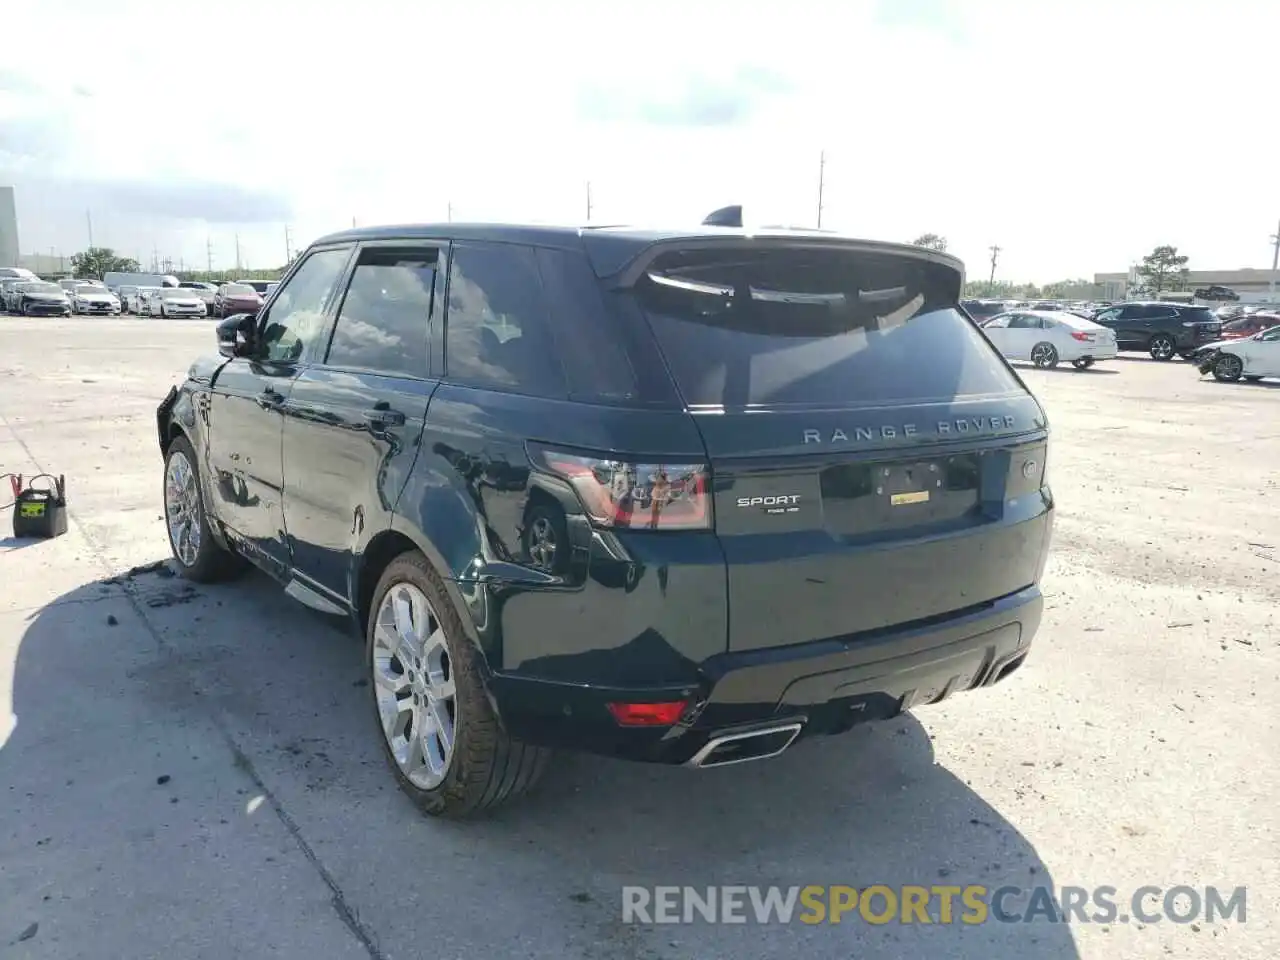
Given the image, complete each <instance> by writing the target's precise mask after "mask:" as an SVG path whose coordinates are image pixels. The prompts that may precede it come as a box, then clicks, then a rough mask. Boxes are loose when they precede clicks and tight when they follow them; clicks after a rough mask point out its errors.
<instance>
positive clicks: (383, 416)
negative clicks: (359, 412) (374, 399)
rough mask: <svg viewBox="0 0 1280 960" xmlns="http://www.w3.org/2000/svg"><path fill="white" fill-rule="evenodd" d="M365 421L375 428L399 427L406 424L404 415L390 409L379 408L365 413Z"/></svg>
mask: <svg viewBox="0 0 1280 960" xmlns="http://www.w3.org/2000/svg"><path fill="white" fill-rule="evenodd" d="M364 419H365V421H366V422H367V423H369V424H371V425H373V426H375V427H398V426H401V425H402V424H403V423H404V414H403V413H401V412H400V411H399V410H392V409H391V408H390V407H384V406H377V407H374V408H373V409H372V410H366V411H365V412H364Z"/></svg>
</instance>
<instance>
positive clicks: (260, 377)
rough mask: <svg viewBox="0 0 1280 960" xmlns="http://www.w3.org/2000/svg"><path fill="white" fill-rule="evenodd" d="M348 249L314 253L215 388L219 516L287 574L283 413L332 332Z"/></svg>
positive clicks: (213, 470) (212, 468) (213, 461)
mask: <svg viewBox="0 0 1280 960" xmlns="http://www.w3.org/2000/svg"><path fill="white" fill-rule="evenodd" d="M350 255H351V248H350V246H346V247H339V248H329V249H322V250H317V251H314V252H312V253H310V254H308V255H307V257H306V258H305V259H304V260H303V261H302V262H301V263H299V265H298V266H297V267H296V268H295V269H294V271H293V272H292V273H291V274H290V275H289V277H288V278H287V279H286V280H285V281H284V286H283V287H282V289H281V291H280V293H281V296H279V297H277V298H276V299H275V300H274V301H273V302H272V304H271V308H270V311H269V312H268V313H265V314H264V315H263V316H262V317H261V318H260V319H259V321H258V335H257V337H256V339H255V341H254V342H255V352H254V355H253V356H252V357H248V358H238V359H235V360H231V361H229V362H228V363H227V364H226V365H225V366H223V367H222V369H221V370H220V371H219V372H218V375H217V377H216V378H215V380H214V383H213V389H212V391H211V397H210V410H209V450H208V461H209V462H208V466H209V476H210V478H211V483H210V487H211V489H212V496H214V497H215V498H216V504H217V505H216V507H215V511H216V513H217V515H218V516H219V517H220V518H221V519H222V521H223V522H224V523H225V524H226V525H227V526H228V527H230V528H231V530H232V531H233V533H234V534H235V535H236V537H237V539H239V540H240V541H241V542H242V543H243V544H244V545H245V546H246V547H247V548H248V549H249V551H250V552H251V553H252V554H253V555H254V556H255V558H256V559H258V560H259V561H261V562H262V563H263V565H264V566H265V567H267V568H268V569H270V570H272V571H273V572H275V573H277V574H283V573H284V572H285V571H286V570H287V568H288V565H289V550H288V545H287V542H286V539H285V527H284V504H283V480H284V464H283V459H282V454H281V442H282V436H283V423H284V420H283V408H284V404H285V400H286V399H287V398H288V396H289V393H290V392H291V391H292V389H293V383H294V380H295V378H296V377H297V375H298V373H299V371H300V370H301V369H302V367H303V366H304V365H305V364H306V363H307V362H308V361H309V360H310V358H311V357H312V356H313V355H314V353H315V351H316V350H317V349H318V348H322V347H323V344H322V343H321V339H322V337H323V335H324V334H325V333H326V332H327V326H326V323H325V317H326V311H327V308H328V305H329V303H330V302H331V300H332V293H333V291H334V290H335V289H336V288H337V284H338V280H339V278H340V277H341V276H342V273H343V271H344V270H345V268H346V264H347V260H348V259H349V258H350Z"/></svg>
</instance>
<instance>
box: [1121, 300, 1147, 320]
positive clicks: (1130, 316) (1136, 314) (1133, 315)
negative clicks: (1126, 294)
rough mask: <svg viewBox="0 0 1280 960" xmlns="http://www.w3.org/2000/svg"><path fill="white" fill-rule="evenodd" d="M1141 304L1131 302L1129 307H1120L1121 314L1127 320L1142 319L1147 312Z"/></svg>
mask: <svg viewBox="0 0 1280 960" xmlns="http://www.w3.org/2000/svg"><path fill="white" fill-rule="evenodd" d="M1142 309H1143V308H1142V307H1141V306H1140V305H1139V304H1136V303H1131V304H1129V306H1127V307H1121V308H1120V316H1121V317H1122V318H1123V319H1125V320H1141V319H1142V318H1143V317H1144V316H1146V314H1144V313H1143V312H1142Z"/></svg>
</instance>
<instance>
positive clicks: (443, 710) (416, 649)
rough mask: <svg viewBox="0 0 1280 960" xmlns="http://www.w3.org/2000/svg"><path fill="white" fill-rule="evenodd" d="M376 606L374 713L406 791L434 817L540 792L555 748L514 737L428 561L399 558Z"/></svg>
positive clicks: (372, 618) (369, 645)
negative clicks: (503, 722)
mask: <svg viewBox="0 0 1280 960" xmlns="http://www.w3.org/2000/svg"><path fill="white" fill-rule="evenodd" d="M369 609H370V614H369V623H368V625H367V627H366V629H365V652H366V663H367V667H368V669H369V671H370V679H371V681H372V682H371V683H370V685H369V687H370V690H371V691H372V694H373V709H374V716H375V717H376V718H377V721H378V728H379V730H380V734H379V740H380V741H381V743H382V747H383V752H384V754H385V756H386V758H387V762H388V763H389V765H390V766H391V770H392V772H393V774H394V775H395V778H396V782H397V783H398V784H399V785H400V788H401V789H402V790H403V791H404V792H405V793H406V794H407V795H408V796H409V797H410V799H412V800H413V802H414V803H415V804H416V805H417V806H418V807H419V809H421V810H422V811H423V812H424V813H427V814H429V815H431V816H436V817H449V818H453V819H463V818H466V817H470V816H473V815H475V814H477V813H481V812H483V811H485V810H487V809H489V808H492V807H495V806H497V805H498V804H500V803H503V802H504V801H507V800H511V799H514V798H515V797H518V796H520V795H522V794H524V793H526V792H527V791H528V790H530V789H531V788H532V787H533V786H534V784H536V783H537V781H538V780H539V779H541V777H542V774H543V773H544V772H545V771H546V766H547V760H548V759H549V756H550V753H549V751H547V750H545V749H543V748H541V747H534V746H530V745H528V744H525V743H521V742H519V741H516V740H512V739H511V738H510V737H509V736H508V735H507V732H506V730H504V729H503V727H502V725H501V724H500V723H499V722H498V718H497V716H496V715H495V714H494V711H493V707H492V706H491V705H490V701H489V697H488V695H487V692H486V690H485V686H484V680H483V679H482V669H481V661H480V654H479V652H478V651H477V650H476V649H475V648H474V647H473V646H472V644H471V640H470V639H469V638H468V637H467V634H466V631H465V630H464V629H463V627H462V622H461V620H459V619H458V615H457V614H456V613H455V612H454V608H453V605H452V603H450V601H449V596H448V594H447V593H446V592H445V589H444V586H443V584H442V583H441V581H440V578H439V576H438V575H437V574H436V572H435V571H434V570H433V569H432V568H431V566H430V565H429V564H428V563H427V559H426V557H424V556H423V555H422V554H421V553H418V552H417V551H410V552H408V553H403V554H401V555H400V556H398V557H397V558H396V559H395V560H392V561H391V563H390V564H389V565H388V566H387V569H386V570H385V571H384V572H383V574H382V578H381V579H380V580H379V581H378V586H377V589H376V590H375V591H374V594H373V603H372V604H371V605H370V608H369Z"/></svg>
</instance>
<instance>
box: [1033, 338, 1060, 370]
mask: <svg viewBox="0 0 1280 960" xmlns="http://www.w3.org/2000/svg"><path fill="white" fill-rule="evenodd" d="M1031 362H1032V363H1034V364H1035V365H1036V366H1037V367H1039V368H1040V369H1041V370H1052V369H1053V368H1054V367H1056V366H1057V365H1058V348H1057V347H1055V346H1054V345H1053V344H1052V343H1049V342H1048V341H1044V340H1042V341H1041V342H1040V343H1037V344H1036V345H1035V346H1034V347H1032V348H1031Z"/></svg>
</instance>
